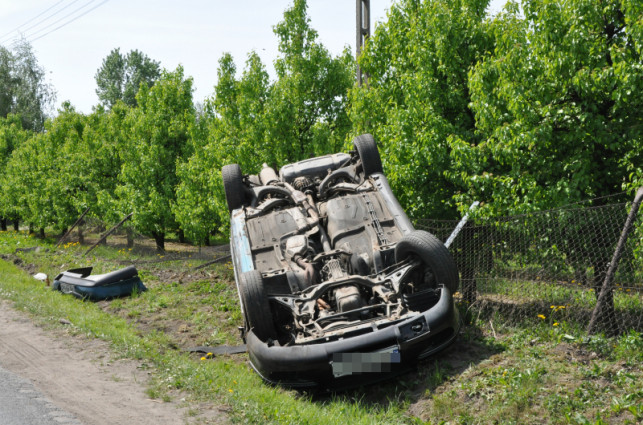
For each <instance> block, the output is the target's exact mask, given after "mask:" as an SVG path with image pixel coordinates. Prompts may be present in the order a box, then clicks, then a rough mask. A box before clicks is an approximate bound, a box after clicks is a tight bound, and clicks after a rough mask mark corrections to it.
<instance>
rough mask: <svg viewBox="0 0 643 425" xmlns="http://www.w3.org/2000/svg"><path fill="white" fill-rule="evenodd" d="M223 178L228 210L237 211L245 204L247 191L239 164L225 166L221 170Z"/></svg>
mask: <svg viewBox="0 0 643 425" xmlns="http://www.w3.org/2000/svg"><path fill="white" fill-rule="evenodd" d="M221 175H222V176H223V190H224V191H225V198H226V201H228V210H229V211H230V212H232V210H236V209H237V208H241V207H242V206H243V205H244V204H245V200H246V199H245V190H244V187H243V174H241V167H239V164H229V165H224V166H223V168H222V169H221Z"/></svg>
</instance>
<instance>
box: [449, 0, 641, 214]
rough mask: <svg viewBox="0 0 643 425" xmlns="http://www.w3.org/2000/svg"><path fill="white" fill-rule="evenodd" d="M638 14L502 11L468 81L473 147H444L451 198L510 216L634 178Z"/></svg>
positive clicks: (600, 8)
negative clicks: (489, 46)
mask: <svg viewBox="0 0 643 425" xmlns="http://www.w3.org/2000/svg"><path fill="white" fill-rule="evenodd" d="M641 9H642V7H641V5H640V2H637V1H627V0H626V1H620V0H618V1H617V0H603V1H600V2H599V3H598V4H597V2H596V1H592V0H573V1H569V2H565V3H560V2H557V1H553V0H525V1H523V2H522V7H519V5H518V4H517V3H510V4H508V6H507V8H506V11H505V13H504V14H502V15H501V16H500V18H499V19H498V20H496V21H495V22H494V25H493V34H494V38H495V40H496V49H495V51H494V54H493V55H490V56H487V57H486V58H485V59H484V60H483V61H481V62H480V63H479V64H477V65H476V67H475V69H473V70H472V71H471V74H470V78H469V87H470V91H471V107H472V109H473V111H474V112H475V118H476V126H477V130H478V134H479V137H480V142H479V143H473V144H472V143H470V140H468V139H466V138H454V139H452V140H451V143H450V144H451V148H452V158H453V159H454V164H455V165H456V166H455V167H454V168H452V169H451V170H450V171H449V175H450V177H451V178H452V180H453V181H455V182H456V183H457V184H458V185H463V186H465V187H466V188H467V190H466V192H462V194H461V195H460V196H459V197H458V200H459V201H461V202H464V203H465V204H466V203H468V202H469V201H470V200H471V199H480V200H484V201H487V202H488V203H487V206H486V209H487V213H488V214H507V213H519V212H523V211H527V210H533V209H543V208H550V207H555V206H560V205H564V204H568V203H570V202H574V201H579V200H584V199H588V198H594V197H601V196H605V195H610V194H614V193H616V192H619V191H620V190H622V189H623V185H624V184H627V182H628V181H631V180H632V178H634V175H638V176H640V175H641V168H640V164H641V161H640V160H641V159H642V156H641V155H642V153H643V139H642V131H641V130H642V128H643V127H642V123H643V98H641V96H640V95H639V93H641V90H643V72H642V71H641V63H642V57H641V38H640V36H641V32H640V28H641ZM628 172H629V173H631V175H630V176H628Z"/></svg>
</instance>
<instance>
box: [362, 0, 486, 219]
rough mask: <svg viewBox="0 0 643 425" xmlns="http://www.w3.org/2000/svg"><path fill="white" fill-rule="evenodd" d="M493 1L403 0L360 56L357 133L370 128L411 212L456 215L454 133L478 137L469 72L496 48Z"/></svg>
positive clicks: (473, 140)
mask: <svg viewBox="0 0 643 425" xmlns="http://www.w3.org/2000/svg"><path fill="white" fill-rule="evenodd" d="M487 4H488V1H487V0H455V1H452V0H429V1H420V0H401V1H399V2H396V3H395V4H393V6H392V7H391V9H390V11H389V13H388V20H387V21H386V22H383V23H382V24H380V25H379V26H378V27H377V29H376V31H375V33H374V34H373V36H372V37H370V38H369V39H368V41H367V43H366V46H365V49H364V51H363V53H362V55H361V57H360V59H359V63H360V68H361V70H362V71H363V72H365V73H366V74H368V83H367V84H365V85H363V86H362V87H355V88H354V89H353V90H352V91H351V94H350V99H351V109H350V117H351V120H352V122H353V132H354V134H360V133H364V132H368V133H372V134H373V135H374V136H375V139H376V140H377V141H378V143H379V148H380V152H381V155H382V159H383V165H384V168H385V170H386V171H387V175H388V177H389V180H390V181H391V185H392V186H393V189H394V191H395V193H396V195H397V196H398V198H399V199H400V202H401V203H402V204H403V205H405V207H406V209H407V211H409V212H410V213H411V214H413V215H418V216H422V217H436V218H453V217H454V216H455V215H456V214H457V211H456V205H455V203H454V202H453V200H452V197H453V194H454V193H457V192H458V191H459V190H461V188H462V186H461V185H457V184H454V183H453V179H449V178H447V176H445V174H444V173H445V170H449V169H450V168H451V167H452V158H451V156H450V153H451V147H450V144H449V142H448V140H449V139H450V138H456V139H458V140H463V141H464V142H463V143H470V144H474V145H475V144H477V143H478V141H479V140H480V137H479V135H478V134H476V127H475V125H476V123H475V119H474V115H473V112H472V111H471V109H470V107H469V103H470V101H471V97H470V94H469V86H468V74H469V72H470V70H472V69H473V67H474V66H475V64H476V63H477V62H478V61H479V60H481V59H482V58H483V57H484V56H485V55H488V54H489V53H490V51H491V50H492V47H493V43H492V40H491V37H489V35H488V32H489V31H488V27H489V23H488V22H487V21H486V20H485V19H486V15H485V9H486V7H487Z"/></svg>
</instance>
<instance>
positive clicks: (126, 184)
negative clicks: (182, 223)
mask: <svg viewBox="0 0 643 425" xmlns="http://www.w3.org/2000/svg"><path fill="white" fill-rule="evenodd" d="M136 100H137V102H138V105H139V106H138V108H132V109H131V110H130V111H129V114H128V116H127V121H128V124H127V125H128V126H129V128H130V129H131V133H130V137H131V140H130V141H129V143H127V145H126V146H124V147H123V149H122V151H121V158H122V161H123V165H122V169H121V174H120V176H119V181H120V184H119V186H118V187H117V188H116V195H117V197H118V202H119V204H120V206H121V210H123V211H127V212H134V216H133V218H132V222H133V224H134V226H135V227H136V228H137V229H138V230H139V231H141V232H143V233H146V234H151V235H152V236H153V237H154V239H155V240H156V246H157V249H159V250H164V248H165V235H166V233H167V232H168V231H169V230H175V229H176V228H177V226H176V222H175V220H174V214H173V213H172V205H173V204H174V202H175V199H176V194H175V188H176V186H177V184H178V179H177V175H176V164H177V162H179V161H181V159H182V158H185V157H187V156H188V155H189V154H190V153H191V152H190V144H189V143H188V139H189V135H190V128H191V127H192V126H193V125H194V121H195V113H194V105H193V104H192V79H191V78H185V77H184V75H183V68H182V67H180V66H179V67H178V68H177V69H176V70H175V71H174V72H168V71H164V72H163V73H162V75H161V78H160V79H159V80H158V81H157V82H156V84H154V86H153V87H152V88H147V87H146V86H141V90H140V91H139V93H138V95H137V97H136Z"/></svg>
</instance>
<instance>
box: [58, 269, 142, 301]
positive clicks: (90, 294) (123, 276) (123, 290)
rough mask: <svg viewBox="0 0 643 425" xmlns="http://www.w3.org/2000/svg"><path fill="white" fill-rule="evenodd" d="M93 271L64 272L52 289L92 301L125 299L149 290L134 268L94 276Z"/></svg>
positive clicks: (75, 270) (74, 270)
mask: <svg viewBox="0 0 643 425" xmlns="http://www.w3.org/2000/svg"><path fill="white" fill-rule="evenodd" d="M92 269H93V268H92V267H84V268H80V269H71V270H67V271H65V272H62V273H61V274H59V275H58V276H56V278H55V279H54V283H53V285H52V288H53V289H54V290H57V291H60V292H62V293H63V294H72V295H74V296H75V297H77V298H82V299H89V300H92V301H100V300H105V299H109V298H119V297H125V296H129V295H132V293H134V292H144V291H146V290H147V288H146V287H145V285H143V282H141V279H140V278H139V277H138V270H136V267H134V266H129V267H126V268H124V269H120V270H116V271H113V272H111V273H107V274H100V275H92V274H91V272H92Z"/></svg>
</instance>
